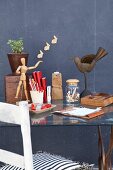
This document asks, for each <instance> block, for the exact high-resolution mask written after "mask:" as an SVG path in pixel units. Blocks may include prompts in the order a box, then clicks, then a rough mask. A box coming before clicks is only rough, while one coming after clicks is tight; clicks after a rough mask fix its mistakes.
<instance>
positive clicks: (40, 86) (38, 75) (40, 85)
mask: <svg viewBox="0 0 113 170" xmlns="http://www.w3.org/2000/svg"><path fill="white" fill-rule="evenodd" d="M35 75H36V80H37V83H38V86H39V91H41V90H43V88H42V84H41V79H42V72H41V71H36V72H35Z"/></svg>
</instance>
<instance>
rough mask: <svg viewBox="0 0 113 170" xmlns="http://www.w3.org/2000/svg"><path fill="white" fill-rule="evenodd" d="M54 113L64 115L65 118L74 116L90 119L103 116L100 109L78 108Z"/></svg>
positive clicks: (69, 108)
mask: <svg viewBox="0 0 113 170" xmlns="http://www.w3.org/2000/svg"><path fill="white" fill-rule="evenodd" d="M55 112H56V113H59V114H62V115H65V116H74V117H79V118H83V119H91V118H95V117H97V116H100V115H102V114H104V113H105V112H104V110H103V109H102V108H100V107H98V108H96V109H91V108H78V107H67V108H65V109H63V110H60V111H55Z"/></svg>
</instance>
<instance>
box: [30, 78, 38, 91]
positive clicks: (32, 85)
mask: <svg viewBox="0 0 113 170" xmlns="http://www.w3.org/2000/svg"><path fill="white" fill-rule="evenodd" d="M29 86H30V90H36V82H35V81H34V79H33V78H29Z"/></svg>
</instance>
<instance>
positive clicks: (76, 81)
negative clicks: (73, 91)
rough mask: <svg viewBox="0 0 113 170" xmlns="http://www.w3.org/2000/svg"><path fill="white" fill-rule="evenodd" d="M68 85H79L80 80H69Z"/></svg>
mask: <svg viewBox="0 0 113 170" xmlns="http://www.w3.org/2000/svg"><path fill="white" fill-rule="evenodd" d="M66 83H68V84H71V85H75V84H77V83H79V80H78V79H68V80H66Z"/></svg>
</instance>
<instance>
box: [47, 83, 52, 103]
mask: <svg viewBox="0 0 113 170" xmlns="http://www.w3.org/2000/svg"><path fill="white" fill-rule="evenodd" d="M47 103H51V86H47Z"/></svg>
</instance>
